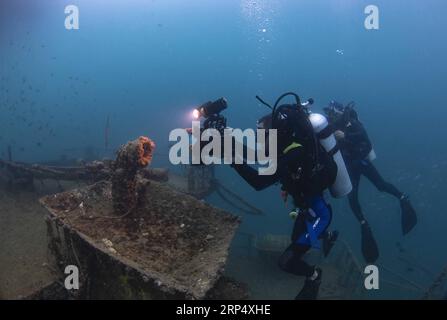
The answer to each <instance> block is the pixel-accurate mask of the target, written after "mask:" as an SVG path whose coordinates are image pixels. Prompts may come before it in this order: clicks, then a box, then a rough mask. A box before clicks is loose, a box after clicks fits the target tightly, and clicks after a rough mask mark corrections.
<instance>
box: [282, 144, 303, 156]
mask: <svg viewBox="0 0 447 320" xmlns="http://www.w3.org/2000/svg"><path fill="white" fill-rule="evenodd" d="M300 147H302V145H301V144H299V143H298V142H292V143H291V144H289V146H288V147H287V148H285V149H284V151H283V152H282V153H283V154H286V153H287V152H289V151H290V150H293V149H296V148H300Z"/></svg>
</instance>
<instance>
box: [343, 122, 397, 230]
mask: <svg viewBox="0 0 447 320" xmlns="http://www.w3.org/2000/svg"><path fill="white" fill-rule="evenodd" d="M336 129H338V130H341V131H343V132H344V134H345V137H344V138H343V139H341V140H339V141H338V143H339V145H340V149H341V152H342V154H343V159H344V160H345V163H346V167H347V169H348V172H349V176H350V178H351V183H352V192H351V193H350V194H349V204H350V206H351V209H352V211H353V212H354V214H355V216H356V218H357V219H358V220H359V222H363V221H365V218H364V216H363V213H362V208H361V206H360V202H359V197H358V193H359V184H360V177H361V176H362V175H364V176H365V177H366V178H367V179H368V180H369V181H371V183H372V184H374V186H375V187H376V188H377V189H378V190H379V191H381V192H386V193H389V194H391V195H393V196H394V197H396V198H398V199H400V198H401V197H402V196H403V193H402V192H400V191H399V190H398V189H397V188H396V187H395V186H394V185H392V184H391V183H389V182H387V181H385V180H384V179H383V178H382V176H381V175H380V174H379V172H378V171H377V169H376V168H375V167H374V165H373V164H372V163H371V161H369V160H367V157H368V154H369V153H370V152H371V150H372V146H371V142H370V140H369V137H368V134H367V133H366V130H365V128H364V127H363V125H362V123H361V122H360V121H358V120H356V119H353V120H351V121H349V122H347V124H344V125H336Z"/></svg>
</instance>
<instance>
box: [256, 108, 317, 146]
mask: <svg viewBox="0 0 447 320" xmlns="http://www.w3.org/2000/svg"><path fill="white" fill-rule="evenodd" d="M308 127H309V122H308V119H307V115H306V114H305V113H304V111H302V110H301V109H299V108H298V107H297V106H296V105H294V104H283V105H281V106H279V107H277V108H276V109H275V112H274V113H269V114H267V115H265V116H263V117H262V118H260V119H259V120H258V122H257V128H258V129H265V130H266V133H267V134H268V132H269V130H270V129H276V132H277V139H278V141H277V145H278V150H283V149H284V148H286V147H287V146H288V145H289V144H290V143H292V142H294V141H301V142H304V141H303V140H305V139H306V138H307V137H308V135H309V132H308V131H309V128H308ZM306 130H307V131H306ZM310 130H312V128H310Z"/></svg>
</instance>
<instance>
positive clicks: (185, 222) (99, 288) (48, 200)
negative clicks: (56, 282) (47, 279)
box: [40, 137, 239, 299]
mask: <svg viewBox="0 0 447 320" xmlns="http://www.w3.org/2000/svg"><path fill="white" fill-rule="evenodd" d="M154 148H155V144H154V143H153V142H152V141H151V140H150V139H148V138H145V137H140V138H139V139H136V140H134V141H131V142H129V143H127V144H126V145H124V146H122V147H121V148H120V150H119V151H118V153H117V158H116V160H115V161H113V162H112V163H110V164H108V165H107V166H106V167H107V170H106V173H105V174H104V177H105V179H98V180H99V181H96V182H94V183H93V184H91V185H88V186H86V187H82V188H77V189H74V190H71V191H66V192H62V193H58V194H55V195H49V196H45V197H43V198H41V199H40V202H41V204H42V205H43V206H44V208H46V210H47V211H48V215H47V217H46V223H47V231H48V239H49V249H50V252H51V253H52V256H53V258H54V263H53V265H54V266H55V268H56V269H57V270H58V271H59V273H60V275H61V279H63V277H64V274H63V273H64V271H65V268H66V267H67V266H68V265H75V266H77V267H78V269H79V279H80V288H79V290H77V291H76V292H75V293H74V295H75V296H73V297H74V298H79V299H88V298H90V299H173V298H176V299H204V298H210V297H212V296H219V294H218V293H216V290H217V289H216V288H217V287H221V286H222V279H223V278H222V272H223V270H224V267H225V263H226V260H227V256H228V249H229V246H230V243H231V240H232V238H233V236H234V233H235V231H236V229H237V227H238V225H239V219H238V218H237V217H235V216H233V215H231V214H229V213H227V212H225V211H223V210H221V209H217V208H214V207H212V206H210V205H208V204H206V203H204V202H202V201H199V200H197V199H196V198H194V197H192V196H190V195H187V194H185V193H181V192H178V191H176V190H174V189H172V188H171V187H169V186H168V185H167V184H165V183H162V182H160V181H156V180H160V177H162V176H163V175H162V174H160V172H159V171H155V172H152V171H151V170H148V169H144V167H145V166H146V165H148V164H149V163H150V162H151V159H152V153H153V150H154ZM103 169H104V168H103ZM152 177H155V178H156V179H155V180H154V179H151V178H152Z"/></svg>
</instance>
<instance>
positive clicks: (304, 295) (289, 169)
mask: <svg viewBox="0 0 447 320" xmlns="http://www.w3.org/2000/svg"><path fill="white" fill-rule="evenodd" d="M286 96H293V97H294V98H295V103H294V104H282V105H280V106H278V105H279V103H280V102H281V101H282V99H283V98H284V97H286ZM257 98H258V100H259V101H260V102H262V103H263V104H265V105H266V106H268V107H269V108H271V109H272V112H271V113H270V114H268V115H266V116H264V117H263V118H261V119H260V120H258V129H266V133H267V134H269V133H268V132H269V130H270V129H276V130H277V152H278V162H277V170H276V172H275V173H274V174H273V175H259V174H258V171H257V170H256V169H254V168H253V167H251V166H249V165H248V164H247V163H245V162H244V163H243V164H232V167H233V168H234V169H235V170H236V172H237V173H238V174H239V175H240V176H241V177H242V178H243V179H244V180H245V181H246V182H248V183H249V184H250V185H251V186H252V187H253V188H254V189H255V190H257V191H258V190H263V189H265V188H267V187H269V186H271V185H273V184H275V183H278V182H279V183H280V184H281V190H282V192H283V193H284V194H285V195H286V196H287V195H290V196H291V198H292V199H293V203H294V206H295V208H297V209H296V210H294V211H292V212H291V214H290V216H291V217H292V218H294V219H295V222H294V227H293V232H292V235H291V244H290V245H289V247H288V248H287V249H286V250H285V251H284V253H283V254H282V255H281V257H280V259H279V266H280V268H281V269H282V270H284V271H286V272H288V273H292V274H294V275H297V276H304V277H306V280H305V284H304V286H303V288H302V289H301V291H300V292H299V293H298V295H297V296H296V297H295V299H300V300H314V299H316V298H317V296H318V291H319V287H320V284H321V279H322V270H321V269H320V268H319V267H317V266H313V265H309V264H307V263H306V262H305V261H304V260H303V257H304V255H305V253H306V252H307V251H308V250H309V249H310V248H312V247H315V248H319V240H322V241H323V252H324V254H325V255H327V254H328V253H329V251H330V249H331V247H332V246H333V244H334V242H335V240H336V238H337V235H338V233H337V232H336V231H332V232H330V231H328V230H327V229H328V226H329V224H330V223H331V219H332V209H331V207H330V205H329V204H328V203H327V202H326V201H325V200H324V198H323V191H324V190H326V189H328V188H332V187H333V186H334V185H337V183H338V186H339V188H338V190H331V191H334V192H335V193H337V192H338V195H339V196H344V195H346V194H347V193H349V192H350V190H351V189H352V186H351V183H350V181H349V175H348V174H347V171H346V167H345V165H344V162H343V158H342V156H341V154H340V152H339V151H338V150H335V149H334V150H326V149H325V148H324V146H323V145H322V143H321V141H323V140H326V142H327V141H331V142H333V143H332V145H333V146H335V144H336V143H335V138H334V136H333V134H332V133H331V132H329V131H328V130H324V126H325V124H326V125H327V121H326V118H325V117H324V116H322V115H318V114H311V113H310V112H309V111H308V110H307V108H306V107H305V104H301V102H300V98H299V97H298V95H296V94H295V93H286V94H284V95H282V96H281V97H279V98H278V100H277V101H276V103H275V105H274V107H271V106H270V105H269V104H267V103H266V102H264V101H263V100H262V99H261V98H259V97H257ZM309 101H310V100H309ZM312 115H315V116H316V117H314V119H313V121H311V120H312V117H311V116H312ZM322 120H323V121H322ZM325 121H326V122H325ZM324 122H325V123H324ZM315 131H320V132H319V133H316V132H315ZM328 146H329V145H327V146H326V147H328ZM328 151H329V152H328ZM267 152H269V151H267ZM335 154H338V155H339V156H338V157H335V156H334V155H335ZM340 169H341V170H340ZM343 172H345V176H342V175H343ZM335 189H337V188H335Z"/></svg>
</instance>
